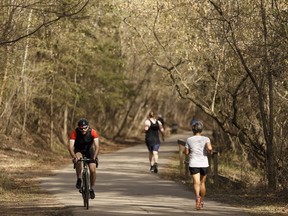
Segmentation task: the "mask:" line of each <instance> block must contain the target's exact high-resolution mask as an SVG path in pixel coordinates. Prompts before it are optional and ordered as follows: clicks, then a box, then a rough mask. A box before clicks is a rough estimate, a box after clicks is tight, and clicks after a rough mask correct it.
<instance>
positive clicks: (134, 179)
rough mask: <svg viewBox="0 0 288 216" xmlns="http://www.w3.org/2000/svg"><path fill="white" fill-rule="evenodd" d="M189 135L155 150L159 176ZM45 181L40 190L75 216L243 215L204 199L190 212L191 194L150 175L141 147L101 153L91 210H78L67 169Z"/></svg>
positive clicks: (71, 175)
mask: <svg viewBox="0 0 288 216" xmlns="http://www.w3.org/2000/svg"><path fill="white" fill-rule="evenodd" d="M187 136H188V135H187V134H186V135H172V136H171V137H169V138H167V140H166V141H165V142H164V143H162V145H161V148H160V160H159V172H161V168H163V164H167V163H168V161H169V156H171V154H173V153H175V152H177V151H178V145H177V139H183V138H186V137H187ZM57 173H59V174H57V175H56V176H52V177H49V178H45V179H43V181H42V184H41V185H42V187H43V188H44V189H46V190H48V191H51V192H52V193H53V194H54V196H55V198H56V199H58V201H59V203H62V204H63V205H64V206H65V207H68V208H69V209H71V210H72V212H73V215H74V216H78V215H81V216H83V215H85V216H89V215H94V216H95V215H98V216H124V215H125V216H141V215H157V216H160V215H163V216H164V215H165V216H184V215H195V216H196V215H234V216H248V214H246V213H244V212H241V210H239V209H237V208H234V207H231V206H228V205H224V204H221V203H218V202H214V201H212V200H208V199H206V200H205V209H203V210H201V211H196V210H195V201H194V195H193V193H192V191H189V190H187V189H186V188H185V187H184V186H183V185H180V184H177V183H175V182H173V181H168V180H162V179H160V178H159V177H158V175H157V174H151V173H150V171H149V164H148V154H147V150H146V147H145V145H144V144H142V145H136V146H133V147H129V148H126V149H122V150H120V151H117V152H114V153H110V154H104V155H100V164H99V168H98V169H97V185H96V187H95V192H96V198H95V199H94V200H91V201H90V208H89V210H86V209H85V208H84V207H83V201H82V198H81V194H80V193H79V192H78V191H77V190H76V188H75V173H74V170H73V169H72V166H69V167H67V168H65V169H63V170H61V171H57Z"/></svg>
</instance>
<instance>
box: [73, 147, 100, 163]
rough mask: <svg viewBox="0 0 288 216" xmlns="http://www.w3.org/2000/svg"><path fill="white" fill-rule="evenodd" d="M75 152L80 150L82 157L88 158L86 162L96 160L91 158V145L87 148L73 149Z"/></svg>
mask: <svg viewBox="0 0 288 216" xmlns="http://www.w3.org/2000/svg"><path fill="white" fill-rule="evenodd" d="M77 152H80V153H81V154H82V156H83V157H86V158H89V159H90V161H89V162H88V163H96V161H95V160H94V159H93V158H94V149H93V148H92V147H91V148H89V149H87V150H83V149H74V153H75V154H76V153H77Z"/></svg>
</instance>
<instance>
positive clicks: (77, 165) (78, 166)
mask: <svg viewBox="0 0 288 216" xmlns="http://www.w3.org/2000/svg"><path fill="white" fill-rule="evenodd" d="M75 155H76V157H77V158H82V154H81V152H80V151H78V150H75ZM75 170H76V177H77V181H76V188H77V189H80V187H81V183H82V181H81V177H82V176H81V172H82V162H81V161H77V162H76V163H75Z"/></svg>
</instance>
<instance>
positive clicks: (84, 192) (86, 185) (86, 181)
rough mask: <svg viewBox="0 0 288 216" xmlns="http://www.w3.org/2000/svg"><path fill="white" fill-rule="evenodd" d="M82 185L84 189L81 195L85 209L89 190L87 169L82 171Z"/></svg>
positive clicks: (87, 206)
mask: <svg viewBox="0 0 288 216" xmlns="http://www.w3.org/2000/svg"><path fill="white" fill-rule="evenodd" d="M83 185H84V191H83V194H82V195H83V201H84V207H86V209H89V198H90V191H89V174H88V172H87V170H86V172H84V179H83Z"/></svg>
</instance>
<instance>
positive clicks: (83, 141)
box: [70, 128, 98, 151]
mask: <svg viewBox="0 0 288 216" xmlns="http://www.w3.org/2000/svg"><path fill="white" fill-rule="evenodd" d="M95 138H98V133H97V131H96V130H95V129H92V128H89V129H88V130H87V132H86V133H85V134H82V133H81V131H80V130H79V129H78V128H76V129H75V130H73V131H72V132H71V135H70V140H75V144H74V148H75V149H78V150H83V151H85V150H88V149H90V148H91V146H92V145H93V142H94V139H95Z"/></svg>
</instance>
